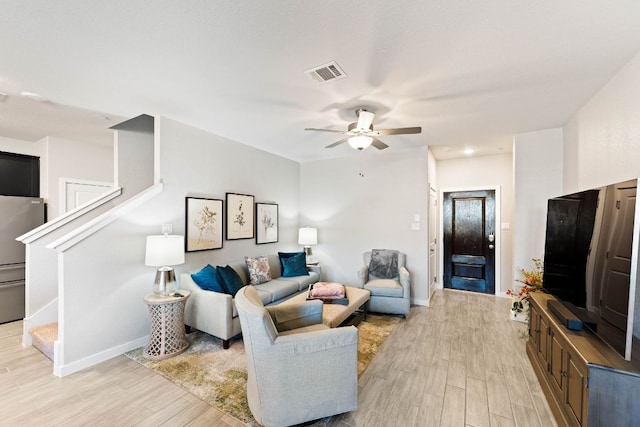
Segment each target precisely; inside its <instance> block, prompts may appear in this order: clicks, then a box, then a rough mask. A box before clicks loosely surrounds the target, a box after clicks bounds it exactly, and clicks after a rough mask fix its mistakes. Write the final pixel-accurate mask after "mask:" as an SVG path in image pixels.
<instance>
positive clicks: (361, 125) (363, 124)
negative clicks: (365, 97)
mask: <svg viewBox="0 0 640 427" xmlns="http://www.w3.org/2000/svg"><path fill="white" fill-rule="evenodd" d="M357 113H358V126H357V129H366V130H369V128H370V127H371V123H373V118H374V117H375V116H376V115H375V114H373V113H372V112H371V111H367V110H358V111H357Z"/></svg>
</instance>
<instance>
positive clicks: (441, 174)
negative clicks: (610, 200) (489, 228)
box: [436, 154, 514, 292]
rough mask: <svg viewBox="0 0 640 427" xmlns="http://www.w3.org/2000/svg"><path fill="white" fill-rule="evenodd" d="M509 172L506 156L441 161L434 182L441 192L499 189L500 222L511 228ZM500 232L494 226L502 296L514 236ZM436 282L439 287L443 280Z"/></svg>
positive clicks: (509, 277) (509, 279) (507, 283)
mask: <svg viewBox="0 0 640 427" xmlns="http://www.w3.org/2000/svg"><path fill="white" fill-rule="evenodd" d="M512 171H513V163H512V158H511V155H509V154H499V155H493V156H479V157H467V158H460V159H451V160H440V161H438V163H437V172H436V180H437V183H438V189H439V190H440V191H449V190H464V189H488V188H494V187H498V188H500V207H499V209H500V222H502V223H509V224H511V225H513V221H514V219H513V218H514V214H513V177H512V173H513V172H512ZM496 208H498V207H497V206H496ZM499 228H500V224H496V237H497V238H498V239H499V241H500V245H501V247H500V254H501V255H500V271H499V272H498V271H496V277H498V274H499V275H500V276H499V277H500V290H499V291H500V292H505V291H506V290H507V289H509V288H510V287H511V283H512V281H513V274H512V270H513V267H512V257H511V253H512V244H513V243H512V242H513V236H512V232H511V231H510V230H500V229H499ZM498 233H499V234H498ZM440 235H442V228H441V227H440ZM439 282H440V283H442V276H440V277H439Z"/></svg>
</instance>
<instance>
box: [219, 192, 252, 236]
mask: <svg viewBox="0 0 640 427" xmlns="http://www.w3.org/2000/svg"><path fill="white" fill-rule="evenodd" d="M253 200H254V197H253V196H250V195H248V194H236V193H227V214H226V218H227V219H226V221H227V222H226V239H227V240H240V239H253V237H254V230H255V221H254V208H253Z"/></svg>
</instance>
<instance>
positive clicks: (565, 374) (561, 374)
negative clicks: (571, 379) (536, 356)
mask: <svg viewBox="0 0 640 427" xmlns="http://www.w3.org/2000/svg"><path fill="white" fill-rule="evenodd" d="M560 376H561V377H568V376H569V375H568V374H567V371H560Z"/></svg>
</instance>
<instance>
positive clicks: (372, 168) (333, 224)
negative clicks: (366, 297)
mask: <svg viewBox="0 0 640 427" xmlns="http://www.w3.org/2000/svg"><path fill="white" fill-rule="evenodd" d="M359 154H360V156H358V158H354V157H351V158H343V159H332V160H322V161H316V162H309V163H303V164H302V165H301V173H300V175H301V177H300V210H301V212H300V213H301V215H300V225H301V226H313V227H317V228H318V245H317V246H314V247H313V253H314V256H315V257H316V258H317V259H318V260H319V261H320V262H321V265H322V274H323V276H324V279H325V280H329V281H336V282H342V283H345V284H355V283H356V279H357V270H358V269H359V268H360V267H361V266H362V264H363V261H362V254H363V252H365V251H368V250H371V249H380V248H387V249H397V250H399V251H401V252H404V253H406V255H407V268H408V270H409V271H410V273H411V281H412V284H411V286H412V289H411V299H412V302H413V303H416V304H428V277H429V275H428V244H427V243H428V240H427V231H428V216H427V212H428V200H429V185H428V180H429V177H428V152H427V149H426V148H420V149H415V150H410V151H402V152H394V151H393V149H388V150H385V151H378V150H373V149H368V150H365V151H363V152H361V153H359ZM414 215H419V217H420V220H419V221H418V222H419V223H420V230H417V231H416V230H412V229H411V224H412V223H413V222H414Z"/></svg>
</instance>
